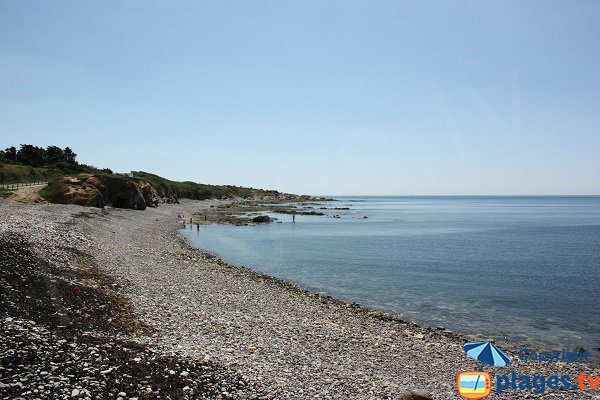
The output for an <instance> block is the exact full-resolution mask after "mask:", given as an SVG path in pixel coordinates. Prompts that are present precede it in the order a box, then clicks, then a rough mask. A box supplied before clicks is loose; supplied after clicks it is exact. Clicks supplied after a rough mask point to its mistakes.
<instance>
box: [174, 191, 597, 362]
mask: <svg viewBox="0 0 600 400" xmlns="http://www.w3.org/2000/svg"><path fill="white" fill-rule="evenodd" d="M336 200H337V201H335V202H328V203H324V204H319V205H313V206H312V207H314V209H315V210H316V211H323V212H326V214H327V215H325V216H301V215H297V216H296V219H295V223H292V217H291V216H290V215H285V214H279V215H276V214H272V216H274V217H276V218H279V220H280V221H281V222H282V223H274V224H264V225H257V226H225V225H208V226H202V227H201V229H200V231H197V230H196V228H194V229H192V230H189V229H186V230H182V233H183V235H184V236H185V237H186V238H187V240H188V241H189V242H190V243H191V244H192V245H193V246H196V247H198V248H202V249H206V250H208V251H210V252H212V253H214V254H216V255H218V256H219V257H221V258H223V259H224V260H226V261H228V262H231V263H233V264H238V265H244V266H247V267H249V268H251V269H254V270H256V271H260V272H264V273H267V274H269V275H272V276H276V277H279V278H282V279H285V280H288V281H291V282H294V283H296V284H297V285H299V286H301V287H304V288H307V289H310V290H312V291H315V292H320V293H324V294H328V295H331V296H334V297H337V298H340V299H343V300H345V301H348V302H357V303H360V304H362V305H364V306H367V307H371V308H375V309H380V310H385V311H389V312H394V313H400V314H402V315H403V317H404V318H405V319H407V320H415V321H417V322H420V323H424V324H427V325H430V326H443V327H445V328H446V329H450V330H453V331H457V332H460V333H463V334H473V335H479V336H482V337H488V338H493V339H497V340H502V339H504V340H505V341H509V342H511V343H513V344H514V345H515V346H518V345H520V344H523V343H534V344H536V345H537V346H538V347H543V348H545V349H552V350H571V351H572V350H574V349H575V348H576V347H577V346H583V347H584V348H586V349H590V350H592V351H595V352H597V351H598V348H599V347H600V290H599V284H600V197H338V198H336ZM320 207H328V208H333V207H338V208H344V207H348V208H350V210H333V209H329V210H319V208H320ZM334 216H339V218H336V217H334ZM365 217H367V218H365Z"/></svg>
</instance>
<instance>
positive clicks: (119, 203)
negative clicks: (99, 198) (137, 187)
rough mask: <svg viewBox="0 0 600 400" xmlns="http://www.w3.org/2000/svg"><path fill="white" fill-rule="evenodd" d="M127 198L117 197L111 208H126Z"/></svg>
mask: <svg viewBox="0 0 600 400" xmlns="http://www.w3.org/2000/svg"><path fill="white" fill-rule="evenodd" d="M127 204H128V201H127V198H125V197H123V196H117V197H116V198H115V199H114V201H113V207H114V208H127Z"/></svg>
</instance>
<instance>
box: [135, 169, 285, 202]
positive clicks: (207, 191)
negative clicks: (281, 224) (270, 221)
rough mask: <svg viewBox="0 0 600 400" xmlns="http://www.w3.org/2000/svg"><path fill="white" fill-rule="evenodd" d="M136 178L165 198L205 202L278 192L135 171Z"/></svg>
mask: <svg viewBox="0 0 600 400" xmlns="http://www.w3.org/2000/svg"><path fill="white" fill-rule="evenodd" d="M133 176H134V177H135V178H139V179H143V180H145V181H148V182H149V183H150V184H151V185H152V186H154V188H155V189H156V190H157V191H158V192H159V193H160V194H161V195H163V196H166V195H169V194H174V195H175V196H176V197H178V198H186V199H194V200H205V199H221V198H223V197H229V198H231V197H243V198H248V197H253V196H276V195H279V194H280V193H279V192H278V191H276V190H263V189H254V188H246V187H240V186H230V185H205V184H202V183H195V182H189V181H186V182H176V181H171V180H169V179H166V178H163V177H160V176H158V175H154V174H151V173H148V172H143V171H134V172H133Z"/></svg>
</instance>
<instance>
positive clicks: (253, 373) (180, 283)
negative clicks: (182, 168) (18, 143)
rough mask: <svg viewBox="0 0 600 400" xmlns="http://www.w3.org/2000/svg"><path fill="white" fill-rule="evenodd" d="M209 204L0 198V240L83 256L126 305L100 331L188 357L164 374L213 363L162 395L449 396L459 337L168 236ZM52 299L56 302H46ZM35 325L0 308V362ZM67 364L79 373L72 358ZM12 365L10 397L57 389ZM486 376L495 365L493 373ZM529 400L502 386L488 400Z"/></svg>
mask: <svg viewBox="0 0 600 400" xmlns="http://www.w3.org/2000/svg"><path fill="white" fill-rule="evenodd" d="M215 204H218V201H217V200H207V201H186V200H184V201H182V202H181V203H180V204H171V205H160V206H159V207H157V208H148V209H147V210H145V211H134V210H124V209H105V210H102V209H98V208H84V207H80V206H72V205H48V204H20V203H15V202H12V201H9V200H4V199H0V210H1V212H0V235H1V237H2V238H4V239H5V241H7V242H10V240H13V241H14V240H16V239H14V238H15V237H19V238H23V239H24V240H26V241H27V242H28V245H29V246H30V247H31V252H32V254H35V255H36V256H37V257H39V258H40V259H43V260H47V262H48V263H49V264H50V265H54V266H55V267H56V268H58V269H59V270H60V269H61V268H63V269H64V265H68V266H69V267H68V270H70V271H73V270H77V269H81V268H84V267H83V266H82V265H86V263H82V262H79V263H78V262H77V254H79V257H80V258H79V260H80V261H81V257H84V259H85V260H88V261H87V264H89V263H93V265H94V266H95V267H94V268H96V269H97V272H98V274H101V275H102V276H106V277H108V278H107V279H111V280H114V282H113V281H110V282H112V283H110V284H108V283H104V284H106V285H109V286H110V285H114V286H111V290H112V291H114V292H115V293H116V294H115V295H117V296H122V299H123V302H124V304H127V305H128V306H127V307H128V308H127V310H126V311H127V312H128V313H130V314H131V316H130V320H131V321H130V324H129V326H130V328H131V329H129V331H128V332H113V333H110V332H108V333H106V332H104V333H103V335H105V336H108V337H113V336H114V337H115V338H118V339H119V340H128V341H131V342H134V343H138V344H139V345H140V346H145V349H147V350H145V351H146V352H149V354H150V353H151V354H153V355H154V356H157V355H158V356H160V357H162V358H161V359H164V360H174V359H175V360H181V362H182V363H188V362H189V363H188V364H185V365H186V366H187V367H186V368H187V369H185V370H182V371H179V370H177V371H175V370H174V373H173V374H170V372H169V371H170V368H171V367H168V366H167V367H165V368H166V369H167V371H166V372H165V374H166V375H167V377H168V375H176V376H177V377H184V378H186V377H188V374H186V373H184V374H183V375H182V374H181V373H182V372H188V371H189V372H190V373H192V375H194V373H193V372H194V371H193V368H195V367H197V368H201V367H202V366H203V365H204V366H205V367H207V366H210V368H213V369H211V371H212V372H210V373H205V374H203V376H205V378H207V377H208V375H210V374H212V377H213V378H214V379H212V378H211V379H212V381H211V382H213V383H210V384H208V386H206V385H205V386H204V387H205V388H206V387H209V389H210V390H209V389H206V390H207V392H206V394H203V395H202V396H200V395H199V392H196V393H195V394H194V393H193V392H192V393H190V392H189V390H190V387H188V389H187V391H186V390H184V388H185V386H183V385H182V387H177V388H176V389H173V390H174V391H173V392H172V393H175V394H172V395H171V397H169V398H241V399H250V398H265V399H312V398H319V399H400V398H403V396H404V397H405V398H408V395H409V391H414V392H416V393H418V394H420V395H422V396H423V398H427V397H428V396H430V397H431V398H434V399H457V398H460V397H459V396H458V394H457V391H456V383H455V379H456V374H457V373H458V372H460V371H462V370H472V369H475V366H476V362H475V361H474V360H472V359H469V358H468V357H467V356H466V355H465V353H464V352H463V350H462V344H463V343H464V341H465V340H464V339H463V338H462V337H460V336H459V335H457V334H454V333H452V332H446V331H443V330H441V329H437V328H428V327H422V326H419V325H417V324H415V323H411V322H408V321H402V320H401V319H400V318H399V317H394V316H390V315H387V314H383V313H381V312H377V311H371V310H367V309H364V308H362V307H359V306H357V305H354V304H345V303H344V302H342V301H338V300H336V299H332V298H330V297H326V296H321V295H318V294H314V293H311V292H309V291H306V290H303V289H301V288H298V287H296V286H294V285H292V284H289V283H286V282H282V281H280V280H278V279H275V278H270V277H268V276H265V275H263V274H259V273H255V272H253V271H250V270H248V269H246V268H243V267H237V266H232V265H228V264H227V263H225V262H223V261H221V260H219V259H218V258H216V257H214V256H212V255H210V254H208V253H206V252H203V251H199V250H196V249H193V248H191V247H190V246H188V245H187V244H186V243H185V242H184V240H183V239H182V238H181V236H180V235H179V233H178V230H179V229H181V227H182V226H183V219H181V218H178V215H185V216H186V218H189V216H191V215H192V213H198V212H202V210H205V209H209V207H210V206H211V205H215ZM240 229H243V228H240ZM11 238H12V239H11ZM5 261H6V260H5ZM67 275H68V274H66V273H65V276H67ZM65 279H67V280H69V279H70V280H71V282H72V285H73V286H76V287H81V288H82V289H84V290H83V292H85V288H86V287H88V286H94V285H96V286H98V285H100V286H102V285H103V283H102V281H100V282H99V281H98V280H96V281H95V282H94V281H93V280H90V279H87V280H86V279H82V278H81V277H78V275H77V274H71V275H68V276H67V277H66V278H65ZM106 282H108V281H106ZM50 286H51V285H50ZM42 289H43V288H42ZM48 290H50V289H48ZM120 298H121V297H120ZM53 306H54V308H56V309H58V308H60V304H58V303H57V304H54V305H53ZM90 318H93V315H91V316H90ZM20 321H21V322H20ZM35 322H36V325H30V324H28V322H27V320H26V319H23V318H21V319H20V318H19V316H12V317H11V316H9V315H4V316H3V321H2V324H3V330H2V332H3V337H2V340H3V342H2V343H3V346H4V349H3V353H2V354H3V357H5V358H6V354H8V350H7V349H8V348H9V347H10V343H9V342H10V340H9V338H10V337H11V335H17V334H18V335H24V336H27V333H26V332H27V331H28V330H31V329H33V327H35V329H42V328H41V327H40V324H41V323H40V322H38V321H35ZM83 323H85V320H83ZM17 325H18V326H17ZM17 328H18V329H17ZM52 329H54V328H52ZM52 329H50V331H51V334H55V331H53V330H52ZM78 329H79V328H78ZM81 329H83V328H81ZM92 330H93V329H92ZM53 332H54V333H53ZM111 335H113V336H111ZM120 335H122V337H121V336H120ZM481 339H485V338H481ZM117 346H118V344H117ZM512 355H513V356H515V355H514V354H512ZM188 360H189V361H188ZM195 362H196V363H199V364H194V363H195ZM90 363H91V365H93V362H91V361H90ZM80 367H81V368H86V367H85V366H84V364H83V363H82V364H81V366H80ZM31 368H34V367H33V366H32V367H31ZM207 368H208V367H207ZM25 370H26V368H25ZM25 370H24V369H23V368H21V369H19V371H16V369H14V368H10V367H7V364H6V362H4V363H3V368H2V369H0V383H1V384H2V386H0V395H1V394H2V390H6V391H8V390H11V391H10V393H11V396H14V395H15V393H16V392H17V389H15V387H16V386H15V384H16V382H19V383H21V385H20V386H19V388H18V391H19V392H20V394H22V393H25V392H27V391H30V392H31V393H30V394H27V395H25V396H23V397H24V398H60V397H51V396H50V395H49V394H44V391H45V390H46V389H45V386H44V385H45V384H41V387H42V388H43V389H38V387H39V386H40V384H39V379H42V378H40V376H39V373H37V372H36V374H37V378H36V379H30V381H27V380H26V381H22V380H20V379H21V378H22V377H23V376H24V375H23V374H26V373H27V372H26V371H25ZM508 370H509V371H516V372H517V374H519V375H521V374H530V375H536V374H537V375H552V374H557V375H559V376H560V375H564V374H567V375H570V376H572V377H573V379H575V380H576V378H575V377H576V376H577V375H578V374H579V373H580V372H585V373H586V374H591V375H600V369H598V368H592V367H591V366H589V365H584V364H577V363H573V364H566V363H557V364H552V365H545V364H542V365H540V364H537V363H532V362H521V361H519V360H518V359H517V358H516V357H513V363H512V364H511V366H510V367H509V369H508ZM486 371H488V372H492V373H494V372H496V373H499V374H505V373H507V372H506V371H507V368H505V369H501V368H496V369H495V368H491V367H489V368H486ZM207 374H208V375H207ZM72 375H75V376H76V375H77V374H72ZM194 376H196V375H194ZM38 378H39V379H38ZM219 382H223V384H222V385H221V384H219ZM189 385H192V383H190V384H187V386H189ZM113 386H114V390H112V391H108V390H107V391H106V393H105V394H104V395H103V396H100V397H99V398H118V397H121V398H136V397H137V398H167V397H168V396H167V397H165V396H164V395H162V397H161V394H160V393H161V392H160V391H158V392H157V391H156V387H155V388H153V387H152V380H151V379H148V382H146V383H145V384H143V385H142V386H139V385H137V386H136V385H133V388H132V389H131V388H130V389H129V390H127V391H126V390H125V388H123V389H122V390H121V389H119V388H118V385H113ZM138 386H139V387H138ZM148 387H150V390H149V391H148ZM33 390H38V392H37V393H34V392H33ZM61 390H62V392H57V393H64V398H71V397H88V396H89V397H95V396H96V395H97V394H98V393H102V390H105V389H101V388H100V389H95V387H94V386H92V385H90V384H89V381H83V380H81V379H79V378H77V379H76V378H71V380H70V381H69V382H68V384H66V385H65V386H64V390H63V389H61ZM74 390H77V392H76V393H75V396H73V393H74ZM163 390H167V386H164V387H163ZM198 390H200V389H198ZM7 393H8V392H7ZM52 393H54V392H52ZM548 393H549V394H548ZM596 393H597V391H576V392H574V391H570V392H564V391H562V392H560V391H551V392H547V394H546V395H545V396H543V398H564V399H567V398H568V399H573V398H597V395H596ZM119 394H124V396H119ZM61 396H62V394H61ZM594 396H596V397H594ZM0 397H1V396H0ZM537 397H540V396H538V395H535V394H532V393H531V392H525V391H520V392H518V393H515V394H514V395H511V392H510V391H506V392H504V393H503V394H502V396H499V395H497V394H495V393H492V395H491V396H490V397H489V398H537ZM415 398H417V397H415Z"/></svg>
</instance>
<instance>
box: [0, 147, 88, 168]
mask: <svg viewBox="0 0 600 400" xmlns="http://www.w3.org/2000/svg"><path fill="white" fill-rule="evenodd" d="M0 162H5V163H12V164H23V165H31V166H32V167H43V166H46V165H53V164H57V163H61V162H64V163H68V164H73V165H78V163H77V154H76V153H75V152H74V151H73V150H71V149H70V148H69V147H65V148H64V149H61V148H60V147H58V146H48V147H46V148H43V147H38V146H33V145H31V144H22V145H21V147H20V148H19V149H18V150H17V148H16V147H14V146H12V147H8V148H6V149H4V150H0Z"/></svg>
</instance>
